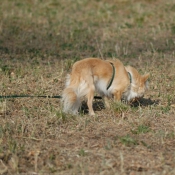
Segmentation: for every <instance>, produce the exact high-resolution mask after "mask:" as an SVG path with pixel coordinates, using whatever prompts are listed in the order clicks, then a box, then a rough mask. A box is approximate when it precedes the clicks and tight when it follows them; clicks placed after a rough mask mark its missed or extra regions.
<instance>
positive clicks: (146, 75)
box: [143, 73, 150, 82]
mask: <svg viewBox="0 0 175 175" xmlns="http://www.w3.org/2000/svg"><path fill="white" fill-rule="evenodd" d="M149 76H150V74H149V73H147V74H145V75H143V81H144V82H146V81H147V80H148V78H149Z"/></svg>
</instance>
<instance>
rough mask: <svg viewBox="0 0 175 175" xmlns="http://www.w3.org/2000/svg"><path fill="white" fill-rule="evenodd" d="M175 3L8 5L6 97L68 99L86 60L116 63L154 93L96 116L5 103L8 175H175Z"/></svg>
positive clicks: (3, 44) (3, 60)
mask: <svg viewBox="0 0 175 175" xmlns="http://www.w3.org/2000/svg"><path fill="white" fill-rule="evenodd" d="M174 12H175V3H174V1H173V0H169V1H163V0H156V1H152V0H143V1H137V0H135V1H128V0H126V1H122V0H114V1H112V0H103V1H97V0H96V1H88V0H81V1H79V0H77V1H75V2H74V1H71V0H67V1H63V0H60V1H59V2H58V1H56V0H48V1H46V0H31V1H24V2H23V1H21V0H16V1H10V0H6V1H2V2H0V19H1V22H0V36H1V37H0V94H1V95H13V94H29V95H60V94H61V92H62V90H63V88H64V81H65V76H66V73H67V72H68V71H69V69H70V67H71V65H72V63H73V62H75V61H76V60H79V59H82V58H84V57H92V56H94V57H100V58H103V59H106V58H107V57H110V58H111V57H117V58H120V59H121V60H122V62H123V63H124V64H130V65H132V66H134V67H136V68H137V69H138V70H139V71H140V72H141V73H144V72H150V73H151V77H150V89H149V91H148V92H147V94H146V95H145V97H144V99H143V100H142V101H140V102H139V103H135V104H133V105H131V106H127V105H125V104H122V103H119V104H115V103H114V102H111V109H110V110H107V109H104V107H103V103H102V101H100V100H96V101H94V107H95V108H96V114H97V115H96V116H95V117H90V116H88V115H87V114H86V113H85V114H83V112H82V113H80V115H78V116H70V115H65V114H64V113H62V110H61V103H60V99H47V98H14V99H0V174H20V173H21V174H22V173H26V174H44V173H46V174H49V173H55V174H101V175H103V174H104V175H106V174H108V175H110V174H130V175H135V174H156V175H159V174H161V175H162V174H166V175H167V174H174V173H175V147H174V145H175V119H174V116H175V91H174V89H175V74H174V70H175V52H174V48H175V23H174V18H175V13H174Z"/></svg>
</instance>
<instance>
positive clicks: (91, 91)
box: [87, 86, 95, 115]
mask: <svg viewBox="0 0 175 175" xmlns="http://www.w3.org/2000/svg"><path fill="white" fill-rule="evenodd" d="M94 92H95V87H94V86H91V87H89V92H88V94H87V106H88V108H89V114H90V115H95V113H94V110H93V106H92V102H93V98H94Z"/></svg>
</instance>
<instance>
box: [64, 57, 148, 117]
mask: <svg viewBox="0 0 175 175" xmlns="http://www.w3.org/2000/svg"><path fill="white" fill-rule="evenodd" d="M111 63H112V64H113V65H114V67H115V77H114V80H113V82H112V84H111V86H110V87H109V89H107V86H108V84H109V82H110V81H111V77H112V75H113V68H112V65H111ZM128 72H130V74H131V75H132V78H133V82H132V83H130V78H129V76H128ZM148 76H149V75H147V76H144V77H142V76H141V75H139V73H138V72H137V70H135V69H134V68H132V67H126V68H125V67H124V65H123V64H122V62H121V61H120V60H118V59H116V60H112V61H108V60H101V59H99V58H86V59H83V60H81V61H77V62H76V63H75V64H74V65H73V67H72V72H71V74H70V75H69V76H68V79H67V82H66V88H65V90H64V91H63V104H64V112H70V113H73V114H76V113H78V109H79V107H80V105H81V101H82V98H83V97H86V98H87V105H88V108H89V113H90V115H94V114H95V113H94V110H93V108H92V102H93V97H94V93H95V91H97V92H98V93H99V94H100V95H101V96H102V97H107V98H110V97H114V99H115V100H121V98H122V97H123V98H125V99H126V100H131V99H132V98H135V97H140V96H143V94H144V92H143V89H144V91H145V90H146V88H145V87H146V86H145V82H146V80H147V79H148ZM137 86H143V88H141V89H142V90H141V91H140V92H137V91H139V90H140V88H138V87H137Z"/></svg>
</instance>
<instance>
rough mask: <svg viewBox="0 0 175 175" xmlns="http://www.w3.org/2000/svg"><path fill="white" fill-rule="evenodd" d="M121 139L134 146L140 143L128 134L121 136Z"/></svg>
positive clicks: (127, 144)
mask: <svg viewBox="0 0 175 175" xmlns="http://www.w3.org/2000/svg"><path fill="white" fill-rule="evenodd" d="M120 141H121V143H123V144H124V145H126V146H132V145H137V144H138V143H137V141H136V140H135V139H134V138H132V137H131V136H130V135H128V134H127V135H126V136H122V137H120Z"/></svg>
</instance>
